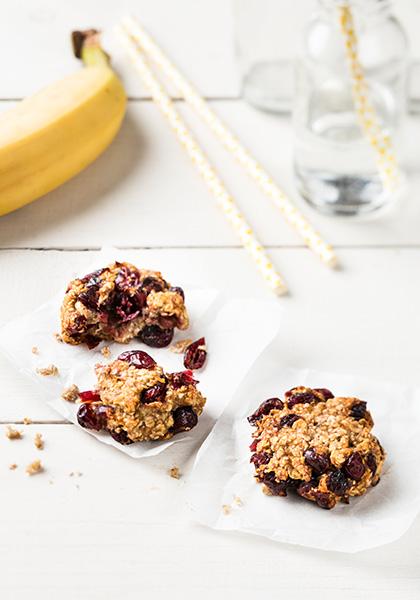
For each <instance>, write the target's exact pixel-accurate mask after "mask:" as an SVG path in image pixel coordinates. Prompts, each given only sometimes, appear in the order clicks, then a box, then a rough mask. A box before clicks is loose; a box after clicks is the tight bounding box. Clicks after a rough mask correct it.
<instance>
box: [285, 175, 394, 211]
mask: <svg viewBox="0 0 420 600" xmlns="http://www.w3.org/2000/svg"><path fill="white" fill-rule="evenodd" d="M295 175H296V178H297V182H298V188H299V191H300V194H301V195H302V197H303V198H304V199H305V200H306V201H307V202H308V203H309V204H310V205H311V206H313V207H314V208H316V209H317V210H318V211H320V212H322V213H324V214H327V215H339V216H357V215H367V214H369V213H372V212H374V211H378V210H380V209H383V208H385V207H387V206H388V205H389V204H390V203H391V202H392V199H393V195H392V194H390V193H388V192H386V191H384V188H383V186H382V183H381V181H380V179H379V177H378V176H377V175H376V174H375V175H369V174H364V175H342V174H340V175H336V174H332V173H326V172H320V171H302V170H298V169H295Z"/></svg>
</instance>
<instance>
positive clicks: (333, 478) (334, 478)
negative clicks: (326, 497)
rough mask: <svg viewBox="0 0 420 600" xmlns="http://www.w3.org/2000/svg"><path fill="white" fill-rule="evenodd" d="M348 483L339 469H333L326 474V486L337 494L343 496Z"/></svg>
mask: <svg viewBox="0 0 420 600" xmlns="http://www.w3.org/2000/svg"><path fill="white" fill-rule="evenodd" d="M349 485H350V482H349V480H348V479H347V477H346V476H345V474H344V473H343V471H341V470H340V469H337V471H333V472H332V473H330V474H329V476H328V479H327V487H328V489H329V490H330V491H331V492H333V494H336V495H337V496H344V494H345V493H346V491H347V489H348V487H349Z"/></svg>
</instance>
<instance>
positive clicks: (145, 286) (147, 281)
mask: <svg viewBox="0 0 420 600" xmlns="http://www.w3.org/2000/svg"><path fill="white" fill-rule="evenodd" d="M141 289H142V291H143V292H144V293H145V294H150V292H151V291H152V290H153V291H154V292H162V291H163V290H164V289H165V284H164V283H163V281H160V280H159V279H156V277H145V278H144V279H143V281H142V284H141Z"/></svg>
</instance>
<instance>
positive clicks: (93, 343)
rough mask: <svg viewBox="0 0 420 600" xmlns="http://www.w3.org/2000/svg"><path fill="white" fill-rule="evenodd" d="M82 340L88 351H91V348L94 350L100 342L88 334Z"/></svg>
mask: <svg viewBox="0 0 420 600" xmlns="http://www.w3.org/2000/svg"><path fill="white" fill-rule="evenodd" d="M83 340H84V341H85V343H86V346H87V347H88V348H89V350H92V348H96V346H97V345H98V344H99V342H100V341H101V340H100V339H99V338H97V337H95V336H94V335H90V334H89V333H88V334H87V335H85V336H84V337H83Z"/></svg>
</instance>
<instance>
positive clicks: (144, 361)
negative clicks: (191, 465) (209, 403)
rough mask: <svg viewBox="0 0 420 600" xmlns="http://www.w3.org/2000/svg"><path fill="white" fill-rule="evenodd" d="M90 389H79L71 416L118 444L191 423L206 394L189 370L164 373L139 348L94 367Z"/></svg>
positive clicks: (168, 433)
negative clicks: (108, 435) (92, 382)
mask: <svg viewBox="0 0 420 600" xmlns="http://www.w3.org/2000/svg"><path fill="white" fill-rule="evenodd" d="M95 370H96V376H97V380H98V383H97V386H96V388H95V390H88V391H85V392H80V400H81V404H80V406H79V409H78V414H77V419H78V422H79V424H80V425H81V426H82V427H85V428H86V429H91V430H94V431H107V432H108V433H109V434H110V435H111V436H112V437H113V438H114V439H115V440H117V441H118V442H119V443H121V444H131V443H133V442H143V441H151V440H166V439H169V438H171V437H173V436H174V435H176V434H177V433H180V432H182V431H189V430H190V429H193V427H195V426H196V425H197V422H198V417H199V416H200V415H201V413H202V412H203V408H204V405H205V402H206V399H205V398H204V396H203V395H202V394H201V392H200V391H199V390H198V389H197V383H198V382H197V381H196V380H195V379H194V377H193V373H192V372H191V371H181V372H180V373H164V371H163V369H162V368H161V367H160V366H159V365H158V364H157V363H156V362H155V360H154V359H153V358H152V357H151V356H150V355H149V354H147V353H146V352H143V351H142V350H133V351H127V352H123V353H122V354H120V355H119V356H118V358H117V359H116V360H114V361H113V362H111V363H109V364H106V365H102V364H98V365H96V367H95Z"/></svg>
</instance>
